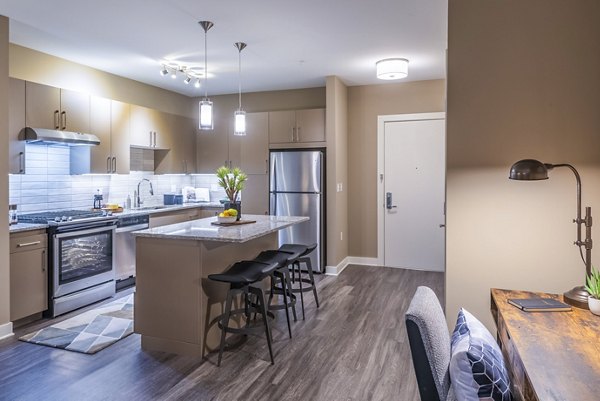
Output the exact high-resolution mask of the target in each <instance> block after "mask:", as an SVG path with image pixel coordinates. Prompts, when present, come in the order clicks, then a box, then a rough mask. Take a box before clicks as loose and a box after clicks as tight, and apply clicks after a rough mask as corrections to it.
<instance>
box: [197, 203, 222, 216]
mask: <svg viewBox="0 0 600 401" xmlns="http://www.w3.org/2000/svg"><path fill="white" fill-rule="evenodd" d="M222 211H223V207H222V206H220V207H219V206H217V207H203V208H202V210H201V211H200V218H202V219H204V218H206V217H214V216H218V215H219V213H221V212H222Z"/></svg>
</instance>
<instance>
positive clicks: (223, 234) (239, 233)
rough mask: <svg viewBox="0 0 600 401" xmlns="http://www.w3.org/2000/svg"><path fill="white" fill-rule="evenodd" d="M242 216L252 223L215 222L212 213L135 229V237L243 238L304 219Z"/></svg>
mask: <svg viewBox="0 0 600 401" xmlns="http://www.w3.org/2000/svg"><path fill="white" fill-rule="evenodd" d="M242 220H255V221H256V223H250V224H240V225H234V226H215V225H213V224H211V223H213V222H216V221H217V218H216V217H208V218H205V219H199V220H192V221H186V222H184V223H177V224H171V225H168V226H162V227H155V228H150V229H147V230H141V231H135V232H134V233H133V234H134V235H135V236H137V237H147V238H164V239H181V240H195V241H219V242H246V241H250V240H252V239H254V238H258V237H262V236H263V235H266V234H270V233H272V232H275V231H278V230H281V229H282V228H285V227H289V226H291V225H293V224H297V223H302V222H304V221H308V220H309V218H308V217H300V216H265V215H254V214H250V215H249V214H244V215H243V217H242Z"/></svg>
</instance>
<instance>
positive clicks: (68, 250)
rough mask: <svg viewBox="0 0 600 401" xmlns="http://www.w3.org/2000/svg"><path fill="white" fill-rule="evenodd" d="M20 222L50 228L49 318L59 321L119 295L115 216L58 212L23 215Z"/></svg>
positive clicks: (98, 212)
mask: <svg viewBox="0 0 600 401" xmlns="http://www.w3.org/2000/svg"><path fill="white" fill-rule="evenodd" d="M19 220H20V221H21V222H23V223H38V224H39V223H42V224H48V225H49V228H48V230H47V232H48V244H49V249H48V266H49V270H48V273H49V277H48V280H49V284H48V288H49V291H48V294H49V298H50V299H49V302H48V312H47V315H49V316H51V317H56V316H58V315H62V314H64V313H67V312H70V311H72V310H75V309H78V308H81V307H83V306H86V305H89V304H91V303H94V302H97V301H100V300H102V299H105V298H108V297H111V296H113V295H114V294H115V269H114V266H115V260H114V245H115V242H114V236H115V228H116V225H117V218H116V217H115V216H112V215H110V214H109V213H106V212H102V211H89V210H58V211H49V212H41V213H27V214H23V215H21V216H19Z"/></svg>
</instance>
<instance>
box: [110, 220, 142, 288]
mask: <svg viewBox="0 0 600 401" xmlns="http://www.w3.org/2000/svg"><path fill="white" fill-rule="evenodd" d="M149 222H150V216H149V215H148V214H136V215H129V216H127V215H126V216H120V217H119V220H118V222H117V229H116V230H115V280H116V290H117V291H118V290H121V289H123V288H127V287H131V286H132V285H135V235H133V232H134V231H138V230H145V229H146V228H148V227H149Z"/></svg>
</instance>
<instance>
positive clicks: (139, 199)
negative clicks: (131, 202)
mask: <svg viewBox="0 0 600 401" xmlns="http://www.w3.org/2000/svg"><path fill="white" fill-rule="evenodd" d="M144 181H148V184H150V195H154V189H153V188H152V182H151V181H150V180H149V179H147V178H142V179H141V180H140V182H138V185H137V205H138V207H140V206H141V205H142V203H144V201H142V199H141V198H140V185H141V184H142V182H144Z"/></svg>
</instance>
